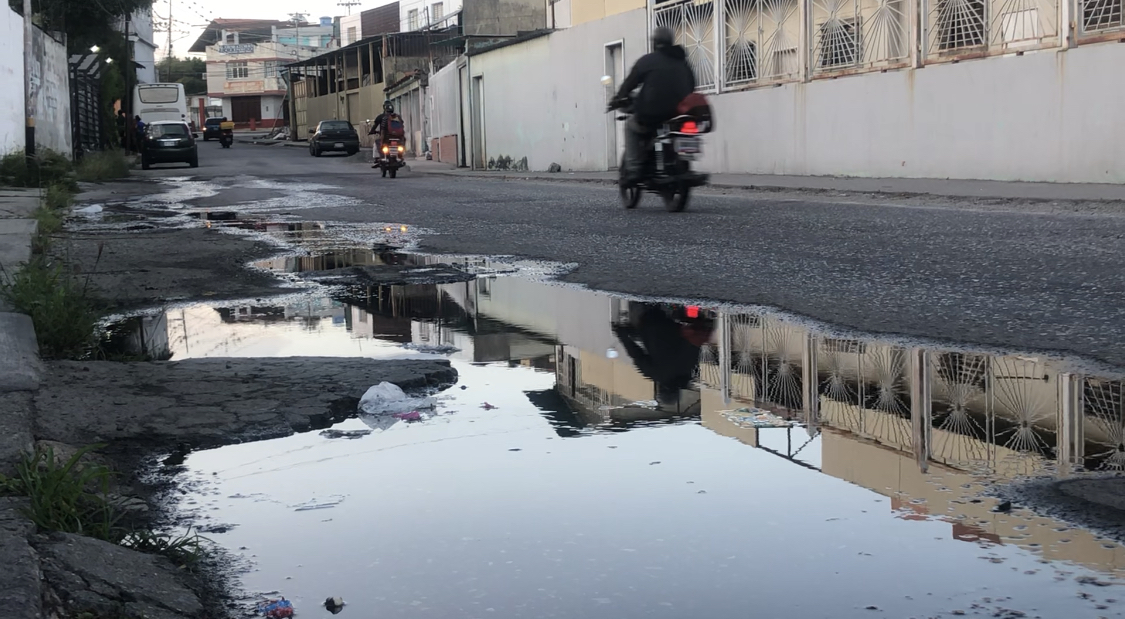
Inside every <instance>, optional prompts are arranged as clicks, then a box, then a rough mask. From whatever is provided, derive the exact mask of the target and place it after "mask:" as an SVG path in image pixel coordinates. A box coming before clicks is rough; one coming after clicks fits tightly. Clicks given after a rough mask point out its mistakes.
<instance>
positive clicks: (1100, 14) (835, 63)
mask: <svg viewBox="0 0 1125 619" xmlns="http://www.w3.org/2000/svg"><path fill="white" fill-rule="evenodd" d="M1123 2H1125V0H650V4H649V11H650V17H651V25H652V26H653V27H657V26H666V27H668V28H671V29H672V30H673V31H674V32H675V33H676V38H677V41H678V42H679V43H680V45H682V46H683V47H684V48H685V50H686V51H687V53H688V58H689V60H690V61H691V64H692V67H693V68H694V69H695V74H696V80H697V82H698V85H699V89H700V90H702V91H705V92H722V91H727V90H740V89H743V88H749V87H754V86H763V85H774V84H779V83H785V82H800V81H810V80H814V79H822V78H836V77H841V76H844V75H850V74H855V73H866V72H871V71H886V70H889V69H898V68H904V67H921V66H924V65H927V64H936V63H943V62H957V61H960V60H967V59H970V58H981V57H986V56H994V55H1002V54H1022V53H1024V52H1027V51H1031V50H1039V49H1052V48H1060V47H1072V46H1075V45H1079V44H1082V43H1088V42H1098V41H1107V40H1125V18H1123V11H1122V3H1123ZM1060 24H1062V25H1063V27H1062V28H1060Z"/></svg>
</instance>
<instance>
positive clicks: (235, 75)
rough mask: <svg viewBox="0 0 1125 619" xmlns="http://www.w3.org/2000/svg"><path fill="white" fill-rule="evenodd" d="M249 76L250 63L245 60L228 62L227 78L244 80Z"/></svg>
mask: <svg viewBox="0 0 1125 619" xmlns="http://www.w3.org/2000/svg"><path fill="white" fill-rule="evenodd" d="M248 77H250V65H248V64H247V63H245V62H228V63H227V79H228V80H244V79H246V78H248Z"/></svg>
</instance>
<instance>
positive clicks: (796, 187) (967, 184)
mask: <svg viewBox="0 0 1125 619" xmlns="http://www.w3.org/2000/svg"><path fill="white" fill-rule="evenodd" d="M411 167H413V168H414V170H415V171H416V172H421V173H424V174H444V175H451V176H467V177H478V178H495V179H501V180H529V179H530V180H552V181H583V182H604V183H610V182H616V180H617V173H616V172H558V173H549V172H513V171H474V170H467V169H462V168H455V167H453V166H451V165H448V164H444V163H438V162H435V161H425V160H422V159H417V160H414V161H412V162H411ZM711 186H712V187H718V188H728V189H756V190H763V191H812V192H846V193H868V194H870V193H880V194H890V195H903V196H945V197H950V198H976V199H1000V200H1030V201H1047V202H1050V201H1056V200H1058V201H1067V202H1071V201H1078V202H1086V201H1090V202H1125V185H1110V184H1092V183H1091V184H1079V183H1024V182H1006V181H974V180H951V179H929V178H856V177H837V176H781V175H771V174H713V175H712V176H711Z"/></svg>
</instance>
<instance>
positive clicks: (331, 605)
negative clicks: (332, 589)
mask: <svg viewBox="0 0 1125 619" xmlns="http://www.w3.org/2000/svg"><path fill="white" fill-rule="evenodd" d="M324 609H325V610H327V611H328V612H330V613H332V614H333V615H338V614H340V611H342V610H344V598H342V597H339V596H337V597H334V598H328V599H327V600H324Z"/></svg>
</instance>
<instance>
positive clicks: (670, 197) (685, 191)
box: [660, 187, 691, 213]
mask: <svg viewBox="0 0 1125 619" xmlns="http://www.w3.org/2000/svg"><path fill="white" fill-rule="evenodd" d="M660 197H661V198H663V199H664V209H665V210H667V211H668V212H669V213H681V212H683V211H684V210H685V209H687V206H688V200H689V199H690V198H691V188H690V187H680V188H679V189H669V190H665V191H662V192H660Z"/></svg>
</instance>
